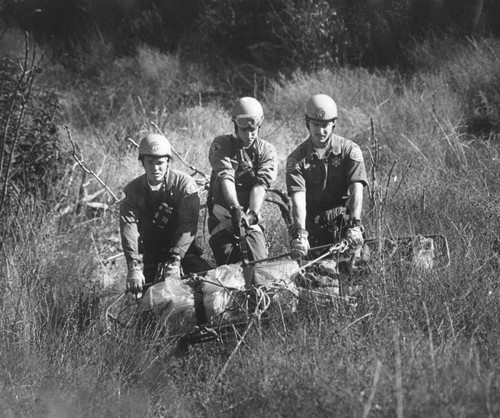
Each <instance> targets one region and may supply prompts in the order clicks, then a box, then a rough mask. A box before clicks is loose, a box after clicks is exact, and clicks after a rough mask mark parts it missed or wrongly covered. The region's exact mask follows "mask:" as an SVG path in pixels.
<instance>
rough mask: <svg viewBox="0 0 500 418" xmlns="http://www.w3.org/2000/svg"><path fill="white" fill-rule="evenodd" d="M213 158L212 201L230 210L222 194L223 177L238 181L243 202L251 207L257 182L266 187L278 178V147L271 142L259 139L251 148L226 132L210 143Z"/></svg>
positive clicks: (238, 191)
mask: <svg viewBox="0 0 500 418" xmlns="http://www.w3.org/2000/svg"><path fill="white" fill-rule="evenodd" d="M208 158H209V161H210V164H211V165H212V175H211V178H210V191H211V194H212V202H211V203H212V204H218V205H221V206H223V207H225V208H226V209H229V208H228V205H227V203H226V200H225V198H224V195H223V193H222V187H221V184H222V180H225V179H227V180H230V181H232V182H234V183H235V186H236V193H237V195H238V201H239V202H240V205H242V206H243V207H245V208H247V207H248V204H249V200H250V192H251V190H252V188H253V187H254V186H255V185H256V184H261V185H262V186H264V187H265V188H266V189H269V187H271V183H272V182H273V181H275V180H276V176H277V162H276V150H275V148H274V146H272V145H271V144H270V143H269V142H267V141H264V140H262V139H260V138H258V139H256V140H255V141H254V142H253V144H252V145H251V146H250V147H248V148H245V149H244V148H243V144H242V142H241V141H239V140H238V139H237V138H236V137H235V136H234V135H222V136H218V137H217V138H215V139H214V140H213V142H212V144H211V146H210V150H209V157H208Z"/></svg>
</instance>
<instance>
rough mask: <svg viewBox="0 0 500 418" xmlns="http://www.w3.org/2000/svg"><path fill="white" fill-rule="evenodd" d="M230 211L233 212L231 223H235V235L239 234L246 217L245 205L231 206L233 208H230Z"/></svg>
mask: <svg viewBox="0 0 500 418" xmlns="http://www.w3.org/2000/svg"><path fill="white" fill-rule="evenodd" d="M229 213H230V214H231V224H232V225H233V231H234V235H236V236H239V234H240V228H241V225H242V223H243V218H244V217H245V212H244V211H243V207H241V206H231V209H229Z"/></svg>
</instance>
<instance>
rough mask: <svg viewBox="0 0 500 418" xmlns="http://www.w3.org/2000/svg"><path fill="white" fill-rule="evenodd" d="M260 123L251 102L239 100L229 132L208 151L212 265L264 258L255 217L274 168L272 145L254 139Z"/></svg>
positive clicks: (259, 108)
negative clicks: (214, 262) (210, 167)
mask: <svg viewBox="0 0 500 418" xmlns="http://www.w3.org/2000/svg"><path fill="white" fill-rule="evenodd" d="M263 119H264V111H263V109H262V105H261V104H260V103H259V102H258V101H257V100H256V99H254V98H252V97H242V98H240V99H238V100H237V101H236V103H235V104H234V106H233V110H232V115H231V120H232V122H233V125H234V133H232V134H228V135H222V136H218V137H217V138H215V139H214V140H213V142H212V144H211V146H210V150H209V160H210V164H211V166H212V175H211V178H210V196H209V200H208V206H209V212H210V215H209V218H208V229H209V231H210V234H211V237H210V241H209V243H210V247H211V248H212V251H213V253H214V258H215V261H216V263H217V265H222V264H228V263H234V262H237V261H242V260H246V258H248V260H247V261H251V260H255V259H261V258H266V257H267V248H266V241H265V237H264V234H263V232H262V229H261V227H260V225H259V217H260V215H259V213H260V210H261V208H262V204H263V203H264V199H265V197H266V191H267V189H268V188H269V187H270V186H271V183H272V182H273V181H275V180H276V175H277V172H276V171H277V163H276V150H275V148H274V146H272V145H271V144H270V143H269V142H267V141H264V140H263V139H261V138H259V130H260V127H261V124H262V121H263ZM242 236H243V237H244V238H243V240H242V239H241V237H242ZM242 247H244V248H242Z"/></svg>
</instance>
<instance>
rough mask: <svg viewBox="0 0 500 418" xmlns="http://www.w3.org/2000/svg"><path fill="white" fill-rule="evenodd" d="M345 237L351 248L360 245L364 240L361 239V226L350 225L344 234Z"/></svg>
mask: <svg viewBox="0 0 500 418" xmlns="http://www.w3.org/2000/svg"><path fill="white" fill-rule="evenodd" d="M345 239H346V241H347V242H348V244H349V245H350V247H351V248H352V249H353V250H357V249H358V248H360V247H362V246H363V244H364V242H365V240H364V239H363V230H362V227H361V226H353V227H350V228H349V229H348V230H347V232H346V234H345Z"/></svg>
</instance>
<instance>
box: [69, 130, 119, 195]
mask: <svg viewBox="0 0 500 418" xmlns="http://www.w3.org/2000/svg"><path fill="white" fill-rule="evenodd" d="M64 128H65V129H66V132H67V133H68V139H69V141H70V142H71V145H72V147H73V151H72V152H71V155H72V156H73V158H74V159H75V161H76V162H77V163H78V165H79V166H80V167H82V169H83V171H85V172H86V173H88V174H90V175H92V176H93V177H94V178H95V179H96V180H97V181H98V182H99V183H100V184H101V185H102V186H103V187H104V188H105V189H106V191H107V192H108V193H109V194H110V196H111V197H112V198H113V203H118V202H119V201H120V199H118V197H116V195H115V194H114V193H113V191H112V190H111V189H110V188H109V187H108V186H107V185H106V183H104V182H103V181H102V180H101V179H100V178H99V176H98V175H97V174H96V173H94V172H93V171H92V170H91V169H89V168H87V167H86V166H85V165H84V164H83V160H82V159H81V158H79V157H78V156H77V155H76V145H75V143H74V142H73V138H72V136H71V131H70V130H69V128H68V127H67V126H66V125H64Z"/></svg>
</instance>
